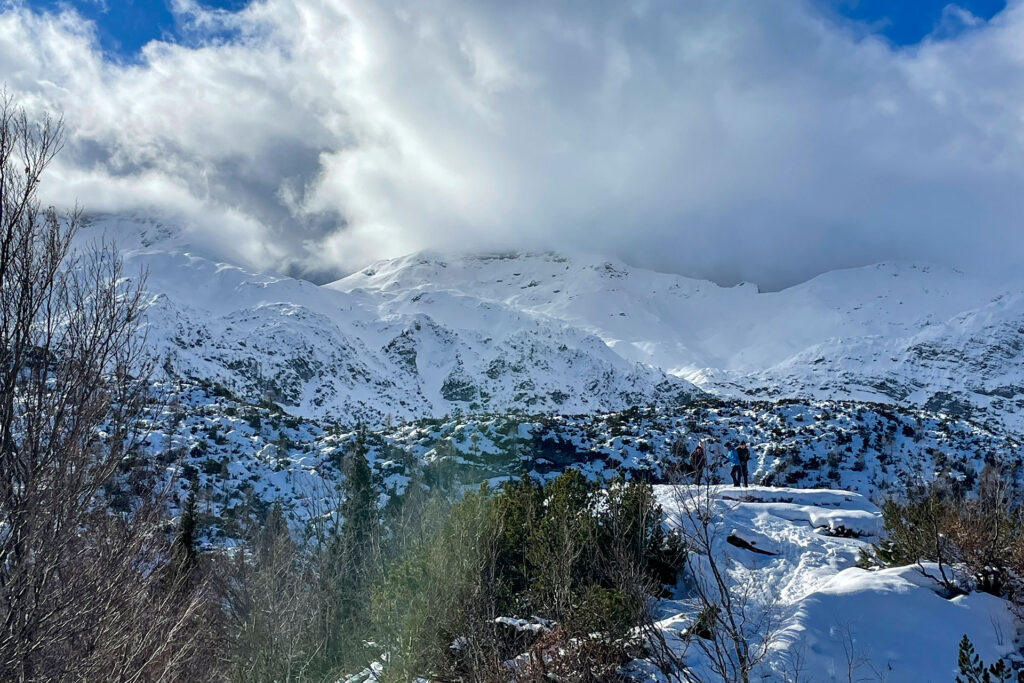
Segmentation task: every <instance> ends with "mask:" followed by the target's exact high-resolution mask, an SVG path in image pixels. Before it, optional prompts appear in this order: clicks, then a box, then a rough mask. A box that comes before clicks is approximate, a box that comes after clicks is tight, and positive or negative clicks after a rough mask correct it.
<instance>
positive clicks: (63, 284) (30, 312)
mask: <svg viewBox="0 0 1024 683" xmlns="http://www.w3.org/2000/svg"><path fill="white" fill-rule="evenodd" d="M62 140H63V125H62V122H61V121H60V120H57V119H53V118H49V117H44V118H43V120H42V122H41V123H39V124H38V125H37V124H33V123H31V122H30V121H29V119H28V117H27V116H26V115H25V113H24V112H23V111H21V110H19V109H18V108H17V107H16V106H15V104H14V101H13V99H12V97H10V96H8V95H7V94H6V93H4V94H0V283H2V287H0V678H2V679H4V680H12V681H28V680H100V679H112V678H113V679H117V680H123V681H139V680H183V679H189V678H191V677H192V676H193V675H195V674H197V673H198V672H199V671H203V672H205V675H206V677H208V678H209V677H211V676H215V675H216V672H215V669H212V666H213V662H212V655H211V650H210V648H211V647H212V644H213V643H214V641H215V640H216V639H215V637H213V636H212V635H211V633H212V632H211V631H209V630H207V628H206V626H209V625H211V624H215V623H216V619H211V618H210V615H209V614H206V612H205V607H204V603H205V602H206V601H205V600H204V599H203V598H204V591H205V590H206V584H205V583H204V582H203V581H201V580H197V579H196V578H195V577H191V576H190V577H185V576H181V575H179V574H178V573H176V572H173V571H168V570H167V569H166V568H165V567H166V565H167V562H166V560H167V556H168V542H167V538H166V535H165V534H163V533H162V530H161V524H162V523H163V516H162V513H163V509H162V507H161V506H160V501H159V496H157V495H156V494H155V493H152V492H150V493H151V494H152V495H151V496H147V498H148V500H143V501H142V502H141V503H140V502H138V501H136V503H135V504H134V505H133V506H129V508H130V509H128V510H127V511H125V512H123V513H120V514H115V513H113V512H111V511H110V510H108V509H107V506H106V503H105V500H104V498H103V496H102V491H103V489H104V487H105V486H108V485H110V484H111V482H112V481H113V480H114V478H115V473H116V471H117V467H118V465H119V464H120V463H121V462H123V461H124V460H125V459H126V458H127V457H129V456H130V455H131V454H132V452H133V450H134V449H135V447H136V446H137V442H138V436H139V430H138V427H139V416H140V415H141V412H142V409H143V407H144V405H145V404H146V402H147V400H148V394H147V391H148V383H147V381H146V379H147V376H148V372H149V367H150V366H149V360H148V357H147V353H146V345H145V340H144V339H143V338H142V337H141V336H140V335H139V334H138V332H139V322H140V315H141V311H142V306H143V301H142V278H141V277H140V278H136V279H134V280H129V279H126V278H125V277H124V273H123V267H122V262H121V260H120V258H119V256H118V254H117V252H116V251H114V250H113V249H112V248H110V247H101V248H98V249H97V250H95V251H93V252H91V253H89V254H87V255H84V256H77V255H75V254H73V253H72V252H71V243H72V238H73V236H74V234H75V232H76V230H77V229H78V226H79V222H80V221H79V214H78V213H77V212H74V213H71V214H70V215H68V216H66V217H64V218H63V219H62V218H61V217H60V216H58V215H57V213H56V212H55V211H54V210H53V209H52V208H50V209H42V208H41V207H40V205H39V202H38V199H37V191H38V186H39V182H40V177H41V175H42V172H43V170H44V169H45V168H46V166H47V165H48V164H49V163H50V161H51V160H52V159H53V157H54V155H55V154H57V152H58V151H59V150H60V148H61V144H62Z"/></svg>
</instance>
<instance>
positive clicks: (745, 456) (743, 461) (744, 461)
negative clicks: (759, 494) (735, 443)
mask: <svg viewBox="0 0 1024 683" xmlns="http://www.w3.org/2000/svg"><path fill="white" fill-rule="evenodd" d="M736 455H737V456H738V457H739V461H740V476H741V477H742V478H743V488H746V487H748V486H750V482H749V481H748V478H749V474H748V473H747V465H748V464H749V463H750V449H749V448H747V442H746V441H744V442H743V443H741V444H740V445H739V447H738V448H737V449H736Z"/></svg>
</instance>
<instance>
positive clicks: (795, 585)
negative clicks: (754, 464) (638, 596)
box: [634, 486, 1017, 683]
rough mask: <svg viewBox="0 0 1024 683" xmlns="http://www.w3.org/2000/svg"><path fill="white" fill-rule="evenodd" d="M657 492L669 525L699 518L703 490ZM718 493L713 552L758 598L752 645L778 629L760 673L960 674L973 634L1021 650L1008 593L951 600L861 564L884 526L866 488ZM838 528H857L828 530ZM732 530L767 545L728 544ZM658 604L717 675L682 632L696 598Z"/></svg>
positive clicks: (991, 645) (995, 651)
mask: <svg viewBox="0 0 1024 683" xmlns="http://www.w3.org/2000/svg"><path fill="white" fill-rule="evenodd" d="M656 494H657V495H658V498H659V500H660V502H661V504H662V506H663V509H664V511H665V517H666V520H665V521H666V525H667V526H668V527H670V528H671V527H683V528H686V527H689V526H692V525H693V524H695V523H696V522H695V520H694V518H693V516H692V515H691V514H689V513H688V510H691V509H700V507H701V504H700V503H699V502H697V501H699V498H700V495H701V494H700V493H699V492H698V491H697V490H696V489H695V487H671V486H659V487H656ZM713 496H714V499H715V500H714V503H713V507H714V510H715V512H716V515H715V517H714V520H713V521H712V522H711V535H712V537H713V538H714V542H713V544H712V548H713V554H714V556H715V557H716V558H717V562H718V566H719V568H720V569H721V570H722V571H724V572H725V575H726V577H727V581H728V583H729V584H730V585H731V586H733V587H734V590H735V594H737V595H749V596H750V597H749V599H748V600H747V605H746V607H745V608H744V614H745V615H746V616H747V618H748V619H749V620H750V621H751V622H756V623H758V624H760V625H762V628H761V629H759V631H758V634H757V635H756V636H753V634H751V635H752V642H751V651H756V650H757V647H758V641H759V640H762V639H763V638H764V637H765V636H766V634H768V633H770V634H771V635H770V637H769V642H770V651H769V653H768V655H767V657H766V658H765V660H764V661H763V662H762V663H761V664H760V665H759V666H758V667H757V668H756V669H755V671H754V672H753V676H752V678H751V680H755V681H814V682H815V683H832V682H837V681H851V680H854V681H861V680H863V681H877V680H884V681H888V682H889V683H940V682H941V683H946V682H947V681H951V680H953V679H954V678H955V676H956V674H957V672H958V669H957V644H958V642H959V640H960V638H961V637H962V636H963V635H964V634H966V635H967V636H968V637H969V638H970V639H971V640H972V642H973V643H974V645H975V647H976V649H977V651H978V654H979V655H980V656H981V658H982V659H983V660H986V661H988V662H993V661H995V660H998V659H999V658H1001V657H1003V656H1006V655H1009V654H1011V653H1013V652H1014V649H1015V648H1014V639H1015V638H1016V636H1017V622H1016V619H1015V617H1014V615H1013V613H1012V612H1011V611H1010V609H1009V607H1010V605H1009V603H1008V602H1007V601H1005V600H1002V599H1000V598H996V597H993V596H991V595H987V594H984V593H970V594H967V595H961V596H958V597H955V598H953V599H951V600H950V599H946V598H945V597H943V596H941V595H940V594H939V592H940V591H939V586H938V584H937V582H936V581H935V580H933V579H930V578H928V577H927V576H925V575H924V574H923V573H922V571H921V570H920V569H919V568H918V567H913V566H911V567H896V568H890V569H881V570H874V571H868V570H865V569H860V568H858V567H856V566H855V564H856V561H857V557H858V554H859V553H860V550H861V549H862V548H865V547H867V546H868V544H870V543H871V542H873V541H876V540H877V535H878V533H879V532H880V531H881V519H880V517H881V515H880V513H879V511H878V509H877V508H876V507H875V506H874V505H872V504H871V503H869V502H868V501H867V500H865V499H864V498H863V497H861V496H860V495H858V494H855V493H851V492H848V491H841V490H813V489H812V490H808V489H778V488H758V487H753V488H750V489H745V490H742V491H740V490H737V489H734V488H732V487H722V488H720V489H718V490H717V491H714V492H713ZM839 527H843V528H845V529H846V530H848V531H850V532H852V533H854V534H856V535H857V536H856V537H854V538H847V537H842V536H835V535H831V533H832V531H833V530H835V529H837V528H839ZM729 536H733V537H734V538H735V537H738V538H740V539H742V540H743V541H746V542H748V543H749V544H751V545H752V546H753V547H755V548H757V549H759V550H763V551H765V552H766V553H769V554H762V553H756V552H753V551H751V550H748V549H744V548H740V547H737V546H735V545H733V544H729V543H728V542H727V539H728V537H729ZM698 565H700V563H698ZM924 569H925V571H927V570H928V569H929V567H928V566H927V565H926V566H925V567H924ZM707 571H710V570H709V569H708V570H707ZM932 571H934V568H932ZM658 608H659V617H660V620H659V622H658V626H659V627H660V628H661V629H662V631H663V633H664V634H665V635H666V640H667V641H668V643H669V644H670V646H672V647H674V649H675V650H676V651H677V652H679V653H681V654H682V655H683V657H682V659H683V660H684V661H685V662H686V664H687V666H688V667H690V668H691V669H692V671H693V672H694V673H696V674H698V675H701V676H702V679H703V680H710V679H712V678H714V676H713V675H711V674H710V672H709V671H708V668H707V666H708V664H707V660H706V659H704V658H703V655H701V653H700V650H699V648H698V647H696V646H694V645H692V644H690V646H689V647H687V642H686V640H685V638H682V637H680V634H681V632H683V631H684V630H685V629H686V628H687V627H689V626H691V625H692V624H693V622H694V618H695V616H696V611H697V610H696V608H695V606H694V605H693V604H690V603H689V601H687V600H685V599H683V600H663V601H661V602H660V603H659V605H658ZM765 616H767V617H769V618H767V619H765ZM765 624H771V626H770V627H767V628H765V627H764V625H765ZM634 667H635V669H636V670H637V671H638V672H639V671H644V670H647V673H648V674H649V675H650V676H651V678H650V680H666V679H664V678H662V677H659V674H658V673H657V672H656V671H653V670H652V669H653V668H652V667H650V666H649V665H647V666H645V665H644V664H643V663H640V662H637V663H635V664H634Z"/></svg>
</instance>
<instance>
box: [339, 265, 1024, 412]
mask: <svg viewBox="0 0 1024 683" xmlns="http://www.w3.org/2000/svg"><path fill="white" fill-rule="evenodd" d="M329 286H330V287H331V288H333V289H336V290H338V291H342V292H348V293H355V292H359V293H364V294H367V295H370V296H372V297H374V298H375V299H376V300H377V301H378V302H379V309H380V311H381V313H382V315H383V314H388V313H391V312H395V311H403V312H411V311H414V310H430V301H431V300H430V299H426V298H425V297H426V296H427V295H428V294H429V295H441V294H444V295H447V296H466V295H471V296H473V297H476V298H478V299H482V300H485V301H490V302H494V303H495V304H500V305H503V306H507V307H509V308H512V309H515V310H519V311H524V312H526V313H529V314H534V315H544V316H549V317H552V318H556V319H559V320H562V321H564V322H565V323H567V324H569V325H572V326H574V327H577V328H579V329H583V330H586V331H588V332H590V333H592V334H594V335H595V336H597V337H599V338H600V339H602V340H603V341H604V342H605V343H606V344H607V345H608V346H609V348H611V349H614V350H615V352H616V353H617V354H619V355H621V356H622V357H623V358H625V359H628V360H631V361H636V362H641V363H645V364H650V365H653V366H655V367H659V368H662V369H664V370H665V371H666V372H668V373H670V374H673V375H676V376H679V377H682V378H685V379H687V380H690V381H692V382H694V383H696V384H697V385H698V386H700V387H701V388H703V389H706V390H708V391H710V392H712V393H724V394H729V395H745V396H762V397H796V396H803V397H817V398H833V399H859V400H876V401H885V402H894V403H902V404H907V405H917V406H926V405H927V406H929V407H930V408H934V409H936V410H943V411H945V412H959V413H965V414H969V413H971V412H972V411H977V412H978V414H979V415H982V416H986V415H987V416H991V417H993V418H994V419H998V420H1006V421H1008V423H1009V424H1010V425H1011V426H1013V427H1015V428H1019V427H1021V426H1022V424H1024V423H1022V422H1021V418H1020V417H1019V416H1018V413H1021V412H1024V411H1021V410H1020V409H1021V408H1022V407H1024V295H1022V294H1021V292H1019V291H1003V290H1002V289H1001V288H1000V287H998V286H994V285H992V284H989V283H986V282H983V281H980V280H976V279H972V278H969V277H967V276H966V275H964V274H963V273H960V272H957V271H954V270H950V269H945V268H940V267H934V266H920V265H907V264H891V263H886V264H879V265H875V266H870V267H864V268H857V269H850V270H841V271H834V272H830V273H826V274H824V275H821V276H819V277H817V278H814V279H812V280H810V281H808V282H805V283H803V284H800V285H797V286H794V287H791V288H788V289H785V290H782V291H780V292H765V293H762V292H759V291H758V290H757V288H756V287H755V286H753V285H749V284H743V285H739V286H736V287H719V286H717V285H715V284H713V283H710V282H706V281H700V280H693V279H689V278H685V277H681V276H677V275H669V274H664V273H655V272H651V271H645V270H642V269H637V268H632V267H629V266H626V265H624V264H622V263H619V262H616V261H614V260H607V259H600V258H592V257H574V258H566V257H564V256H560V255H555V254H547V253H545V254H504V255H491V256H460V257H453V256H447V257H442V256H440V255H435V254H417V255H413V256H409V257H405V258H401V259H395V260H392V261H386V262H381V263H378V264H374V265H373V266H371V267H369V268H367V269H365V270H363V271H361V272H359V273H355V274H353V275H351V276H349V277H346V278H344V279H342V280H339V281H338V282H335V283H332V284H331V285H329Z"/></svg>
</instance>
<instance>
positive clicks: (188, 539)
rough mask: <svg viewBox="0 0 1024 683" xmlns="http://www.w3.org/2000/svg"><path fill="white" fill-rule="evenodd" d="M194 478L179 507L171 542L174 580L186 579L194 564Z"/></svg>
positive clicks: (195, 523) (197, 485)
mask: <svg viewBox="0 0 1024 683" xmlns="http://www.w3.org/2000/svg"><path fill="white" fill-rule="evenodd" d="M198 487H199V483H198V482H197V481H196V480H194V479H193V480H192V481H190V482H189V490H188V497H186V498H185V504H184V506H182V509H181V517H180V518H179V519H178V530H177V532H176V533H175V534H174V541H172V542H171V563H172V567H173V569H172V572H173V574H174V580H175V582H179V581H188V579H189V578H190V577H191V576H192V572H193V571H194V570H195V566H196V528H197V515H196V489H197V488H198Z"/></svg>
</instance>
